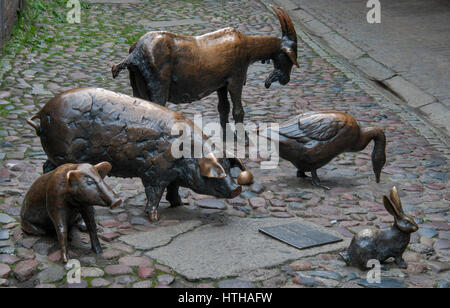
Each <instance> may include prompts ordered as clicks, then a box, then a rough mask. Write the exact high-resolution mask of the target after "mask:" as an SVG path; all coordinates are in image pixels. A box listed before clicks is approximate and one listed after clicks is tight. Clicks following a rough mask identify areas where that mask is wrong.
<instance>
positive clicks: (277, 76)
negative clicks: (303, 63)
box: [264, 69, 282, 89]
mask: <svg viewBox="0 0 450 308" xmlns="http://www.w3.org/2000/svg"><path fill="white" fill-rule="evenodd" d="M281 75H282V73H281V71H280V70H277V69H276V70H274V71H273V72H272V73H270V75H269V77H267V79H266V81H265V82H264V86H265V87H266V89H268V88H270V86H271V85H272V83H274V82H275V81H279V80H280V77H281Z"/></svg>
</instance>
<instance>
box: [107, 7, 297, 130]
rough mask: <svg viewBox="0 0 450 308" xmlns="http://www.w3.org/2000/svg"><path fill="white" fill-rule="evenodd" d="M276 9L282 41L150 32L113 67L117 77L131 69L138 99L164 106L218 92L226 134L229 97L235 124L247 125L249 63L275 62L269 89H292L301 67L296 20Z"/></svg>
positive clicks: (232, 33)
mask: <svg viewBox="0 0 450 308" xmlns="http://www.w3.org/2000/svg"><path fill="white" fill-rule="evenodd" d="M272 9H273V10H274V12H275V14H276V15H277V16H278V19H279V20H280V24H281V29H282V37H281V38H278V37H273V36H248V35H245V34H243V33H241V32H239V31H238V30H236V29H234V28H225V29H222V30H218V31H215V32H211V33H207V34H205V35H202V36H194V37H192V36H183V35H179V34H174V33H170V32H164V31H157V32H148V33H147V34H145V35H143V36H142V37H141V38H140V39H139V40H138V41H137V42H136V43H134V44H133V45H132V46H131V47H130V50H129V55H128V56H127V57H126V58H125V59H124V60H123V61H122V62H120V63H119V64H117V65H113V67H112V75H113V78H116V77H117V76H118V75H119V73H120V72H121V71H122V70H123V69H125V68H128V71H129V74H130V82H131V86H132V88H133V96H135V97H138V98H142V99H146V100H149V101H152V102H155V103H157V104H160V105H163V106H164V105H165V104H166V102H167V101H169V102H172V103H174V104H181V103H191V102H193V101H196V100H199V99H201V98H203V97H206V96H208V95H209V94H211V93H212V92H214V91H217V95H218V97H219V104H218V111H219V114H220V124H221V126H222V128H223V130H224V131H225V128H226V124H227V123H228V116H229V113H230V103H229V101H228V93H229V94H230V97H231V101H232V103H233V119H234V121H235V122H236V123H243V121H244V109H243V107H242V102H241V96H242V88H243V86H244V84H245V82H246V78H247V69H248V67H249V65H250V64H252V63H254V62H256V61H262V62H266V61H273V63H274V70H273V71H272V73H271V74H270V75H269V76H268V78H267V79H266V81H265V87H266V88H269V87H270V85H271V84H272V83H273V82H276V81H278V82H279V83H280V84H282V85H285V84H287V83H288V82H289V80H290V73H291V69H292V66H293V65H296V66H297V67H298V66H299V65H298V63H297V34H296V32H295V29H294V25H293V23H292V20H291V19H290V17H289V16H288V14H287V13H286V11H285V10H284V9H282V8H280V9H277V8H275V7H273V6H272Z"/></svg>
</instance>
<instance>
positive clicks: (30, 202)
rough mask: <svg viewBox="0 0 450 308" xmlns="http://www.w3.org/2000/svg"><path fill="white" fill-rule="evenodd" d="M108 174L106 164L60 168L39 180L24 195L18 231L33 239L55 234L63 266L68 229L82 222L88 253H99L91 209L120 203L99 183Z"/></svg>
mask: <svg viewBox="0 0 450 308" xmlns="http://www.w3.org/2000/svg"><path fill="white" fill-rule="evenodd" d="M110 170H111V164H110V163H108V162H102V163H99V164H97V165H95V166H93V165H91V164H64V165H61V166H59V167H58V168H56V169H55V170H53V171H51V172H48V173H46V174H44V175H42V176H40V177H39V178H38V179H37V180H36V181H35V182H34V183H33V185H31V188H30V190H29V191H28V192H27V194H26V195H25V199H24V202H23V205H22V209H21V212H20V217H21V222H22V229H23V230H24V231H25V232H26V233H28V234H33V235H44V234H48V233H52V232H55V231H56V234H57V236H58V244H59V247H60V249H61V256H62V260H63V262H67V260H68V258H67V249H68V246H67V235H68V232H69V229H70V228H71V227H73V226H74V225H75V224H76V223H77V222H78V221H79V220H80V219H81V218H83V220H84V222H85V224H86V227H87V230H88V232H89V236H90V238H91V245H92V250H93V251H94V252H95V253H101V252H102V247H101V246H100V241H99V240H98V237H97V227H96V224H95V215H94V208H93V206H94V205H98V206H105V207H106V206H109V207H111V208H114V207H116V206H119V205H120V204H121V203H122V201H121V200H120V199H119V198H118V197H117V196H116V194H115V193H114V192H113V191H112V190H111V189H110V188H109V187H108V185H107V184H106V183H105V182H104V181H103V178H104V177H105V176H106V175H107V174H108V172H109V171H110ZM80 215H81V216H80Z"/></svg>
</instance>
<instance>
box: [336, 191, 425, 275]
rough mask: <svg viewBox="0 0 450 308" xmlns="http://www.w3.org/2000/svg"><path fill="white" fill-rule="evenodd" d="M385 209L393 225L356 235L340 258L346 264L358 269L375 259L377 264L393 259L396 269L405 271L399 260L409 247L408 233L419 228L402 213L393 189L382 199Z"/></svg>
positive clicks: (366, 267)
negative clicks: (392, 218)
mask: <svg viewBox="0 0 450 308" xmlns="http://www.w3.org/2000/svg"><path fill="white" fill-rule="evenodd" d="M383 203H384V207H385V208H386V210H387V211H388V212H389V214H391V215H392V216H394V224H393V226H392V227H391V228H389V229H384V230H379V229H364V230H362V231H360V232H358V234H356V235H355V236H354V237H353V239H352V242H351V244H350V246H349V247H348V250H347V253H341V256H342V257H343V259H344V260H345V262H346V263H347V264H348V265H352V266H356V267H359V268H361V269H363V270H364V269H368V266H367V262H368V261H369V260H373V259H376V260H378V261H380V262H381V263H383V262H385V261H386V260H387V259H389V258H391V257H392V258H395V263H396V264H397V265H398V266H399V267H400V268H407V264H406V263H405V261H404V260H403V257H402V255H403V252H404V251H405V249H406V247H407V246H408V244H409V241H410V238H411V233H413V232H416V231H417V230H418V229H419V226H418V225H417V224H416V222H415V221H414V219H413V218H412V217H411V216H409V215H407V214H405V212H403V208H402V202H401V201H400V197H399V196H398V192H397V188H396V187H395V186H394V187H393V188H392V189H391V192H390V194H389V197H388V196H383Z"/></svg>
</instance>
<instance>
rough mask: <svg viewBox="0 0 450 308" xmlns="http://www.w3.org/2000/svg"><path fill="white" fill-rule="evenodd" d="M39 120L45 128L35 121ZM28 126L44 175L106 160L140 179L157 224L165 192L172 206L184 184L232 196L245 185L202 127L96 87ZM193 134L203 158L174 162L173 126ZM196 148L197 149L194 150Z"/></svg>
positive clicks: (70, 95)
mask: <svg viewBox="0 0 450 308" xmlns="http://www.w3.org/2000/svg"><path fill="white" fill-rule="evenodd" d="M35 118H39V119H40V122H41V124H40V125H37V124H36V123H35V122H33V121H32V120H33V119H35ZM27 122H28V123H29V124H30V125H32V126H33V127H34V128H35V129H36V132H37V134H38V135H39V136H40V138H41V143H42V146H43V148H44V150H45V152H46V153H47V156H48V161H47V162H46V163H45V165H44V172H46V171H48V170H52V169H53V168H54V167H56V166H59V165H61V164H64V163H69V162H70V163H77V162H89V163H93V164H95V163H98V162H100V161H108V162H110V163H111V164H112V170H111V175H113V176H118V177H139V178H141V180H142V183H143V185H144V187H145V193H146V195H147V208H146V211H147V212H148V213H150V220H158V218H159V215H158V211H157V208H158V204H159V201H160V200H161V197H162V195H163V193H164V190H165V189H166V188H167V195H166V199H167V200H168V201H169V202H170V204H171V206H177V205H180V204H181V199H180V196H179V194H178V188H179V187H180V186H182V187H187V188H190V189H192V190H193V191H195V192H197V193H200V194H207V195H213V196H215V197H219V198H234V197H236V196H237V195H239V194H240V193H241V187H240V186H239V185H237V184H236V183H234V181H233V180H232V178H231V176H230V173H229V172H230V168H231V167H234V166H238V167H240V168H241V169H242V170H244V169H245V168H244V166H243V165H242V163H241V161H240V160H239V159H237V158H223V159H218V158H216V156H214V154H213V153H212V151H208V149H210V150H211V148H212V145H211V144H210V142H209V141H208V139H207V138H206V137H205V136H204V135H203V133H202V131H201V130H200V128H198V127H196V126H195V125H194V124H193V123H192V122H191V121H189V120H188V119H185V118H184V117H183V116H182V115H180V114H178V113H176V112H174V111H172V110H169V109H167V108H165V107H163V106H160V105H157V104H154V103H150V102H147V101H144V100H142V99H138V98H133V97H130V96H127V95H123V94H117V93H114V92H111V91H107V90H104V89H97V88H85V89H74V90H70V91H67V92H64V93H62V94H60V95H58V96H56V97H55V98H53V99H51V100H50V101H49V102H48V103H47V104H46V105H45V106H44V107H43V108H42V109H41V110H40V111H39V112H38V113H37V114H35V115H34V116H33V117H32V118H31V119H28V120H27ZM176 124H177V127H180V126H181V127H185V128H188V129H189V130H190V131H191V132H192V136H191V137H192V138H191V140H192V143H194V141H195V140H199V141H200V143H201V144H202V145H203V149H204V151H203V153H204V154H205V155H203V156H200V158H190V157H194V156H189V157H185V156H183V157H181V158H175V157H174V155H173V154H172V153H173V152H172V150H171V149H172V144H173V143H174V142H175V141H176V140H177V141H179V139H177V138H178V137H179V136H176V135H172V133H171V131H172V128H173V127H174V125H176ZM178 147H179V145H178ZM192 148H194V147H192Z"/></svg>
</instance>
